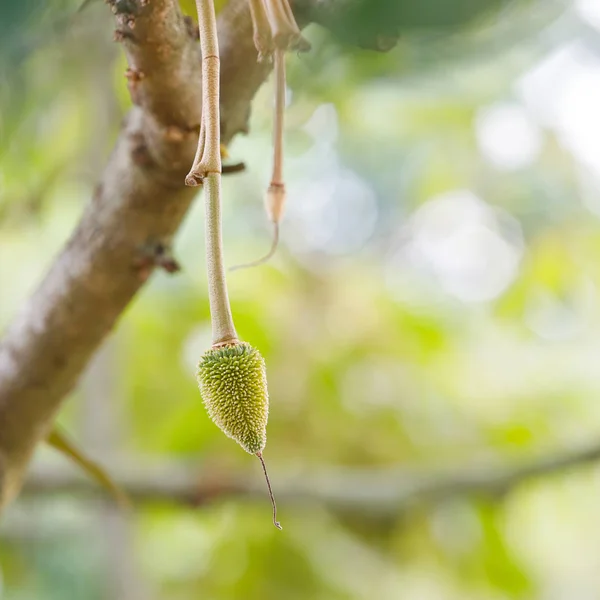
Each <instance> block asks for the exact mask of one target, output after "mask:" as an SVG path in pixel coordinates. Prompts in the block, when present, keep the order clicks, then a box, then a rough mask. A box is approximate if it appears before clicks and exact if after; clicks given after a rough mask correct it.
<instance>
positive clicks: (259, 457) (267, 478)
mask: <svg viewBox="0 0 600 600" xmlns="http://www.w3.org/2000/svg"><path fill="white" fill-rule="evenodd" d="M256 456H258V460H260V464H261V465H262V468H263V472H264V474H265V479H266V480H267V487H268V488H269V498H271V506H272V507H273V525H275V527H277V529H283V527H282V526H281V523H280V522H279V521H278V520H277V504H276V503H275V496H273V490H272V489H271V482H270V480H269V474H268V473H267V466H266V465H265V461H264V459H263V455H262V452H257V453H256Z"/></svg>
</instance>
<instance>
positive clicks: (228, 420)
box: [197, 342, 281, 529]
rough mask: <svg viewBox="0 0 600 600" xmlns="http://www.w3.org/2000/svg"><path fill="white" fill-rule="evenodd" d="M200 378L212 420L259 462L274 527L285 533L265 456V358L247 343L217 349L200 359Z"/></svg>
mask: <svg viewBox="0 0 600 600" xmlns="http://www.w3.org/2000/svg"><path fill="white" fill-rule="evenodd" d="M197 377H198V384H199V387H200V394H201V395H202V399H203V400H204V405H205V406H206V410H207V412H208V414H209V416H210V418H211V419H212V420H213V421H214V423H215V424H216V425H217V427H219V429H221V431H223V433H225V435H227V436H228V437H230V438H232V439H234V440H235V441H236V442H237V443H238V444H239V445H240V446H241V447H242V448H243V449H244V450H245V451H246V452H248V453H249V454H254V455H256V456H257V457H258V458H259V460H260V462H261V464H262V468H263V471H264V474H265V478H266V480H267V487H268V488H269V496H270V498H271V503H272V505H273V523H274V525H275V526H276V527H277V528H278V529H281V525H280V524H279V522H278V521H277V507H276V505H275V499H274V497H273V492H272V490H271V483H270V481H269V476H268V474H267V468H266V466H265V462H264V460H263V456H262V451H263V450H264V448H265V445H266V443H267V420H268V417H269V392H268V390H267V373H266V368H265V361H264V359H263V357H262V356H261V355H260V352H259V351H258V350H257V349H256V348H253V347H252V346H251V345H250V344H248V343H246V342H234V343H231V344H227V345H221V346H217V347H213V348H211V349H210V350H208V351H207V352H206V353H205V354H204V356H202V358H201V359H200V362H199V363H198V371H197Z"/></svg>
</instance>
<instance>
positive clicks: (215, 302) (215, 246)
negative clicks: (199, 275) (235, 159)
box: [204, 173, 237, 346]
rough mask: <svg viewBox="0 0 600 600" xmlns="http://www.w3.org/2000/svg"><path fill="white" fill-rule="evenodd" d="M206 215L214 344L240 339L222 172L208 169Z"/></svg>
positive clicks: (209, 296)
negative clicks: (229, 274)
mask: <svg viewBox="0 0 600 600" xmlns="http://www.w3.org/2000/svg"><path fill="white" fill-rule="evenodd" d="M204 188H205V194H206V196H205V199H204V211H205V218H206V225H205V227H206V270H207V274H208V299H209V304H210V319H211V325H212V341H213V346H216V345H219V344H225V343H232V342H236V341H237V333H236V331H235V326H234V324H233V317H232V315H231V307H230V305H229V295H228V293H227V281H226V279H225V264H224V260H223V240H222V237H221V175H220V173H208V175H206V177H205V179H204Z"/></svg>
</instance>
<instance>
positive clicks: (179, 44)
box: [0, 0, 491, 507]
mask: <svg viewBox="0 0 600 600" xmlns="http://www.w3.org/2000/svg"><path fill="white" fill-rule="evenodd" d="M490 1H491V0H486V2H490ZM108 2H109V4H110V5H111V7H112V10H113V12H114V13H115V21H116V24H117V29H116V32H115V39H116V40H117V41H120V42H122V43H123V46H124V49H125V53H126V55H127V60H128V63H129V69H128V71H127V73H126V76H127V78H128V85H129V90H130V94H131V97H132V100H133V102H134V104H135V105H136V106H135V107H134V109H133V110H132V111H131V112H130V113H129V115H128V118H127V120H126V124H125V126H124V128H123V130H122V132H121V135H120V137H119V139H118V141H117V143H116V147H115V149H114V151H113V153H112V156H111V158H110V160H109V162H108V165H107V166H106V168H105V170H104V173H103V174H102V175H101V177H100V183H99V184H98V186H97V188H96V190H95V193H94V196H93V199H92V201H91V203H90V204H89V205H88V206H87V208H86V210H85V212H84V214H83V216H82V218H81V221H80V223H79V225H78V226H77V228H76V230H75V231H74V233H73V235H72V236H71V238H70V240H69V241H68V242H67V244H66V246H65V248H64V249H63V250H62V252H61V253H60V254H59V256H58V257H57V259H56V260H55V262H54V264H53V265H52V266H51V268H50V270H49V272H48V273H47V275H46V277H45V278H44V280H43V281H42V283H41V284H40V286H39V287H38V289H37V290H36V291H35V292H34V294H33V295H32V296H31V297H30V298H29V300H28V301H27V302H26V303H25V304H24V305H23V306H22V307H21V310H20V312H19V314H18V315H17V316H16V317H15V319H14V321H13V323H12V324H11V326H10V328H9V329H8V331H7V332H6V335H5V337H4V339H3V341H2V343H1V344H0V507H2V506H3V505H4V504H6V502H8V501H9V500H10V499H11V498H12V497H14V496H15V495H16V494H17V493H18V491H19V489H20V487H21V482H22V478H23V473H24V471H25V469H26V466H27V463H28V462H29V460H30V457H31V455H32V453H33V450H34V448H35V445H36V444H37V443H38V442H39V441H40V440H42V439H43V438H44V437H45V436H46V435H47V433H48V431H49V428H50V425H51V423H52V421H53V419H54V416H55V415H56V413H57V411H58V409H59V408H60V404H61V401H62V400H63V398H64V397H65V396H66V395H67V394H68V393H69V392H70V391H71V390H72V389H73V387H74V386H75V384H76V382H77V379H78V378H79V376H80V374H81V372H82V371H83V369H84V367H85V365H86V364H87V362H88V361H89V359H90V357H91V356H92V354H93V353H94V351H95V350H96V349H97V348H98V346H99V345H100V343H101V342H102V340H103V339H104V338H105V337H106V335H107V334H108V333H109V332H110V331H111V329H112V328H113V326H114V325H115V323H116V322H117V320H118V318H119V316H120V314H121V313H122V311H123V310H124V308H125V307H126V306H127V304H128V303H129V301H130V300H131V299H132V298H133V296H134V295H135V294H136V292H137V291H138V290H139V288H140V287H141V286H142V285H143V283H144V282H145V281H146V279H147V278H148V276H149V275H150V273H151V272H152V270H153V268H154V267H155V266H157V265H158V266H163V268H167V270H171V271H175V270H177V262H176V261H175V259H174V258H172V257H169V259H168V260H167V262H166V263H165V262H164V260H163V261H162V262H163V263H164V264H163V265H161V264H160V261H158V260H154V261H153V260H152V259H151V260H149V259H148V257H152V256H155V255H156V256H158V257H160V256H163V254H164V253H163V252H159V251H158V250H157V251H156V252H148V249H149V248H150V249H152V248H155V249H160V248H164V249H168V248H170V246H171V238H172V237H173V235H174V234H175V232H176V231H177V229H178V227H179V225H180V223H181V221H182V219H183V217H184V215H185V213H186V211H187V209H188V207H189V205H190V203H191V201H192V199H193V197H194V194H195V191H194V190H193V189H190V188H186V187H185V186H184V177H185V174H186V171H187V168H188V167H189V165H190V164H191V161H192V158H193V156H194V146H195V142H196V140H197V138H198V132H199V126H200V117H201V114H200V110H201V108H200V107H201V89H200V84H199V82H200V66H201V61H200V56H199V51H198V47H197V40H196V39H195V35H190V27H189V24H186V21H185V19H184V18H183V17H182V15H181V12H180V10H179V5H178V2H177V1H176V0H108ZM370 2H371V0H335V2H330V1H325V0H296V1H295V2H294V11H295V12H296V13H297V14H296V16H297V17H298V21H299V23H300V24H301V25H306V24H307V23H308V22H309V21H314V22H317V23H321V24H324V25H325V26H329V27H331V28H332V29H335V30H336V31H337V32H338V33H339V30H340V27H342V28H343V26H345V23H348V27H349V28H350V27H354V26H355V25H356V26H357V27H356V31H354V30H353V31H350V30H349V35H348V36H346V37H347V39H349V40H350V41H353V42H354V43H358V44H362V45H369V40H370V41H371V42H374V43H371V45H372V46H373V47H379V46H380V35H379V34H380V33H381V32H378V31H377V28H375V29H373V26H372V25H371V26H370V27H369V28H367V29H368V30H366V31H365V27H364V22H365V21H364V20H363V19H362V16H363V13H362V12H361V11H364V10H365V9H366V10H368V14H369V15H373V14H374V13H375V12H376V11H375V5H376V6H377V10H379V9H382V10H383V9H385V8H386V7H389V6H392V5H394V3H389V2H384V1H382V0H380V1H378V2H377V3H376V4H375V3H373V4H371V3H370ZM401 4H404V3H401ZM415 6H418V2H417V0H415ZM359 9H360V10H359ZM346 13H347V14H348V15H349V17H351V18H349V19H346V20H344V19H341V18H340V17H343V16H344V14H346ZM384 16H385V15H384ZM358 17H360V18H358ZM379 22H381V23H387V22H388V20H387V19H385V18H384V19H379V20H378V21H377V23H379ZM386 27H387V25H386ZM394 27H395V23H394ZM192 33H193V32H192ZM218 33H219V43H220V47H221V98H222V101H221V138H222V140H223V141H224V142H225V143H227V142H228V141H230V140H231V139H232V137H233V136H234V135H236V134H237V133H240V132H246V131H247V130H248V117H249V113H250V103H251V100H252V98H253V97H254V94H255V93H256V91H257V89H258V88H259V87H260V85H261V84H262V82H263V81H264V80H265V78H266V76H267V75H268V73H269V71H270V66H269V65H268V63H267V62H263V63H258V62H257V60H256V59H257V54H256V49H255V47H254V42H253V39H252V33H253V32H252V24H251V19H250V15H249V10H248V6H247V0H230V1H229V2H228V4H227V5H226V7H225V9H224V10H223V11H222V13H221V15H220V18H219V26H218ZM374 34H375V35H374ZM383 34H387V29H385V31H383ZM365 35H366V38H365ZM373 35H374V37H373ZM357 36H358V37H357ZM384 37H385V35H384ZM365 40H366V41H365Z"/></svg>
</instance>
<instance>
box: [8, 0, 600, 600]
mask: <svg viewBox="0 0 600 600" xmlns="http://www.w3.org/2000/svg"><path fill="white" fill-rule="evenodd" d="M182 4H184V5H185V6H184V8H185V9H186V11H187V12H189V13H190V14H193V10H192V3H191V2H187V1H186V2H183V3H182ZM358 4H360V3H358ZM358 4H357V5H358ZM490 4H493V3H490ZM593 4H594V0H592V2H591V3H586V1H585V0H582V1H578V2H577V3H569V2H566V1H565V2H563V3H561V2H558V1H557V0H552V1H551V2H550V1H548V0H529V1H525V2H514V3H508V4H502V6H499V7H497V8H496V9H495V10H492V11H491V13H489V14H488V15H487V17H485V16H484V15H473V14H471V11H472V10H475V9H477V10H479V9H480V8H482V6H483V5H482V3H479V2H474V0H469V1H467V0H465V1H464V2H460V3H458V4H455V3H450V2H447V1H445V0H428V1H427V2H421V3H409V2H408V1H406V0H405V1H403V2H398V3H392V2H389V4H388V6H389V8H390V11H392V12H394V11H400V12H401V13H402V19H404V18H405V17H404V12H403V11H405V10H407V9H408V7H413V6H418V7H419V11H421V12H420V14H421V16H420V17H418V16H417V15H412V16H411V17H410V19H411V20H409V19H408V18H407V19H406V21H403V22H405V25H406V24H407V23H410V25H409V26H408V28H409V29H410V31H404V32H403V34H402V36H401V38H400V42H399V44H398V47H397V48H396V49H395V50H393V51H392V52H390V53H388V54H378V53H374V52H368V51H363V50H358V49H356V48H349V47H347V46H346V45H344V43H343V40H341V41H342V43H339V41H336V40H335V39H334V38H333V37H332V36H331V35H330V34H329V33H327V32H326V31H325V30H324V29H321V28H318V27H310V28H309V29H308V32H307V35H308V36H309V37H310V39H311V42H312V43H313V51H312V52H311V53H309V54H307V55H303V56H300V57H294V56H291V57H290V59H289V79H290V91H289V100H290V102H289V112H288V117H287V129H288V137H287V141H286V144H287V151H288V158H287V162H286V172H287V175H288V188H289V194H290V197H289V203H288V214H287V216H286V220H285V222H284V225H283V229H282V247H281V248H280V251H279V253H278V255H277V256H276V258H275V259H274V260H273V261H272V263H271V264H270V265H268V266H266V267H262V268H259V269H255V270H250V271H242V272H236V273H235V274H232V275H231V276H230V278H229V279H230V288H231V289H230V296H231V299H232V306H233V312H234V316H235V320H236V325H237V328H238V331H239V333H240V335H241V336H242V338H243V339H246V340H248V341H250V342H251V343H252V344H253V345H254V346H256V347H257V348H260V350H261V353H262V354H263V355H264V357H265V359H266V361H267V365H268V374H269V387H270V394H271V416H270V421H269V441H268V445H267V449H266V457H267V459H268V461H269V467H270V470H271V475H272V479H273V484H274V489H275V492H276V493H277V488H278V482H281V485H283V484H284V482H285V481H286V480H288V479H289V478H293V477H294V476H295V474H297V473H301V472H303V471H305V472H306V471H307V470H308V471H311V470H314V471H318V470H319V469H321V468H325V467H327V468H353V467H365V468H369V467H382V466H401V467H406V468H407V469H410V471H411V472H419V470H426V469H430V468H434V469H437V468H442V467H444V466H456V465H458V466H460V465H463V464H464V465H471V464H472V463H473V461H481V463H482V464H486V462H485V461H486V460H496V459H498V460H506V461H512V462H514V463H515V464H518V463H519V462H521V461H523V460H526V459H530V458H532V457H534V456H539V455H540V454H542V453H545V452H558V453H560V452H561V450H565V449H566V448H569V447H572V446H574V445H577V444H578V443H580V442H582V441H583V440H586V439H590V440H592V439H595V438H598V436H599V434H600V425H599V424H600V404H599V403H598V402H597V396H598V393H599V392H600V379H599V378H598V375H597V373H598V368H597V356H598V353H599V351H600V348H599V345H600V309H599V308H598V301H597V299H598V289H599V286H600V268H599V267H598V261H597V259H596V257H597V255H598V252H599V251H600V225H599V224H598V216H599V215H600V183H599V182H600V165H599V163H598V161H597V160H595V158H594V157H597V156H600V149H598V145H597V143H596V142H594V140H596V141H597V140H599V139H600V130H599V129H598V119H597V112H594V111H596V107H597V105H598V103H597V102H598V101H600V100H598V99H600V91H599V90H600V56H599V51H598V49H599V48H600V44H599V34H598V29H596V28H595V27H596V25H595V24H597V21H595V20H594V18H593V14H595V13H593V11H592V12H591V13H590V12H589V10H588V9H589V7H592V8H593ZM41 6H42V4H41V3H39V2H38V3H34V2H21V3H6V2H3V3H1V10H2V12H1V14H0V23H2V27H3V29H2V32H3V35H2V36H1V40H2V59H3V60H2V76H3V78H4V80H5V85H3V86H2V91H1V92H0V106H1V113H0V290H1V291H0V324H1V325H2V326H4V325H5V324H7V323H8V322H9V320H10V318H11V316H12V315H13V314H14V312H15V311H16V310H17V309H18V307H19V305H20V304H21V303H22V302H23V301H24V299H25V298H26V297H27V295H28V293H30V292H31V290H32V289H33V288H34V286H35V285H36V283H37V282H38V281H39V279H40V278H41V277H42V276H43V273H44V272H45V270H46V269H47V267H48V260H49V258H48V257H49V256H51V255H52V254H53V253H55V252H57V251H58V249H59V248H60V246H61V244H62V243H63V242H64V241H65V240H66V239H67V237H68V235H69V233H70V231H71V230H72V227H73V226H74V224H75V223H76V221H77V218H78V216H79V214H80V212H81V210H82V207H83V205H84V203H85V202H87V200H88V198H89V197H90V196H91V193H92V189H93V185H94V183H95V181H97V179H98V178H99V177H100V175H101V168H102V165H103V164H104V162H105V159H106V156H107V154H108V152H109V151H110V147H111V145H112V143H113V141H114V139H115V137H116V136H117V134H118V127H119V121H120V117H121V116H122V115H123V114H124V112H125V111H126V110H127V108H128V102H129V101H128V98H127V92H126V88H125V85H124V81H123V77H122V73H123V71H124V69H125V64H124V60H123V57H122V56H120V54H119V50H118V48H117V47H115V46H114V45H113V44H112V42H111V36H112V33H111V21H110V19H111V17H110V11H108V10H107V9H106V7H105V6H104V5H103V3H100V2H90V3H89V6H86V7H85V9H84V10H83V11H82V12H81V13H76V10H77V8H78V3H77V2H76V1H72V2H66V1H65V2H58V3H53V4H52V6H50V5H46V4H44V5H43V8H40V7H41ZM451 7H453V10H451ZM586 7H587V8H586ZM492 8H493V7H492ZM394 14H397V13H395V12H394ZM590 14H591V15H592V17H590ZM74 15H75V16H74ZM423 15H425V16H427V15H429V17H428V18H431V19H440V20H443V21H444V22H445V23H446V22H447V21H452V20H459V21H460V22H461V23H462V22H463V20H465V19H466V18H467V17H469V18H468V23H467V24H466V25H463V26H462V27H460V28H458V29H455V28H450V29H447V28H444V29H443V30H441V31H440V30H439V29H436V30H430V31H421V27H420V25H422V24H423V23H422V22H421V21H420V20H419V19H421V20H422V19H424V18H425V16H423ZM471 17H475V18H474V19H472V18H471ZM361 18H362V17H361ZM70 19H74V20H70ZM67 21H68V23H69V26H68V27H63V26H62V25H61V26H60V27H59V26H58V24H60V23H66V22H67ZM598 21H600V17H598ZM429 25H431V22H429ZM413 26H414V27H417V29H418V30H416V31H415V30H414V27H413ZM82 48H85V52H84V51H82ZM271 92H272V90H271V88H270V85H269V84H267V85H266V86H265V87H264V88H263V89H262V90H261V91H260V93H259V94H258V96H257V98H256V101H255V103H254V109H253V115H252V127H251V134H250V135H249V136H247V137H244V138H239V139H237V140H236V141H235V142H234V143H233V144H232V147H231V148H230V152H231V155H232V160H238V159H240V160H241V159H243V160H244V161H245V162H246V163H247V165H248V169H247V171H246V172H244V173H243V174H240V175H235V176H231V177H229V178H228V179H227V180H226V182H225V199H226V202H225V207H224V220H225V222H224V236H225V245H226V255H227V261H228V263H229V264H237V263H239V262H243V261H244V260H246V259H247V258H248V257H250V256H255V255H256V256H259V255H260V254H261V252H262V251H263V250H264V249H265V248H266V246H267V245H268V243H269V240H268V236H269V228H268V224H267V223H266V220H265V216H264V214H263V211H262V194H263V190H264V187H265V185H266V183H267V182H268V175H269V170H270V166H269V164H268V161H267V160H265V156H270V152H269V146H270V119H271ZM586 111H587V112H586ZM588 133H589V137H586V134H588ZM597 149H598V151H596V150H597ZM202 226H203V224H202V206H201V202H198V203H197V204H196V205H195V206H194V208H193V210H192V212H191V213H190V215H189V217H188V219H187V220H186V222H185V224H184V227H183V229H182V231H181V234H180V236H179V238H178V240H177V244H176V252H177V254H178V258H179V259H180V261H181V262H182V264H183V265H184V271H183V273H181V274H180V275H178V276H177V277H169V276H167V275H165V274H163V273H157V274H156V275H155V276H154V277H153V279H152V281H151V283H150V284H149V286H148V287H147V288H146V289H145V290H144V292H143V293H142V294H141V295H140V296H139V298H138V299H137V300H136V301H135V303H133V304H132V306H131V307H130V308H129V309H128V310H127V312H126V314H125V315H124V317H123V319H122V321H121V324H120V326H119V328H118V330H117V331H116V332H115V334H114V336H113V337H112V338H111V340H110V341H109V342H108V344H107V345H106V347H105V348H104V349H103V350H102V351H101V353H100V355H99V356H98V358H97V360H96V361H95V362H94V364H93V365H92V366H91V368H90V370H89V372H88V373H87V375H86V377H85V378H84V380H83V382H82V385H81V386H80V388H79V389H78V391H77V392H75V393H74V394H73V397H72V399H71V400H70V402H69V403H68V404H67V406H66V407H65V410H64V412H63V413H62V414H61V416H60V420H61V422H62V423H63V424H64V426H65V427H66V428H67V429H68V430H69V431H70V432H72V433H73V435H74V436H75V437H77V438H78V439H79V441H80V443H81V444H82V445H83V446H84V447H85V448H86V450H87V451H88V452H89V453H90V454H91V455H93V456H96V457H99V458H100V459H102V460H106V462H110V461H111V460H127V461H129V462H130V461H131V460H134V461H137V462H139V464H140V465H143V464H146V463H150V464H152V463H154V462H160V461H162V460H164V459H166V458H168V459H174V460H175V459H176V460H182V461H183V460H185V461H187V462H192V463H194V464H197V465H198V468H199V470H200V469H201V468H202V469H206V472H210V473H216V474H218V473H219V472H221V471H223V472H229V471H230V470H237V471H246V472H247V473H248V474H249V475H251V476H255V477H256V478H257V479H260V478H261V473H260V465H259V464H258V462H257V461H254V460H252V459H251V458H250V457H248V456H247V455H246V454H245V453H244V452H242V451H241V450H240V449H239V448H238V447H237V445H236V444H234V443H233V442H232V441H231V440H229V439H227V438H225V437H224V436H223V435H222V434H221V432H220V431H219V430H218V429H217V428H216V427H215V426H214V425H213V424H212V423H211V422H210V421H209V419H208V417H207V416H206V414H205V411H204V408H203V406H202V404H201V401H200V398H199V394H198V391H197V388H196V384H195V381H194V370H195V363H196V361H197V359H198V357H199V356H200V355H201V354H202V352H203V351H204V350H205V349H206V347H207V346H208V345H209V343H210V332H209V327H210V323H209V312H208V302H207V298H206V292H205V290H206V279H205V274H204V260H203V258H204V257H203V252H204V251H203V239H202ZM58 461H62V459H61V458H60V457H57V456H55V455H54V454H53V453H52V452H51V451H50V450H47V449H42V450H41V452H40V456H39V464H40V466H42V467H43V466H44V465H48V466H53V465H54V464H55V463H56V462H58ZM599 492H600V485H599V480H598V477H597V472H596V470H595V469H586V470H582V471H581V472H576V473H573V474H569V475H564V476H561V477H558V478H555V479H553V480H548V481H538V482H535V483H534V482H532V483H528V484H525V485H523V486H522V487H520V488H519V489H518V490H514V491H512V492H511V493H510V495H509V496H508V497H506V498H504V499H498V500H497V501H491V500H488V501H482V500H476V499H473V498H462V499H453V500H451V501H449V502H446V503H442V504H439V505H437V506H435V507H432V506H418V507H414V508H413V509H412V510H411V511H409V512H408V513H399V514H398V515H397V517H396V518H394V519H390V518H382V517H381V516H380V515H378V514H377V513H376V511H375V510H374V511H365V514H364V515H353V516H350V515H345V514H337V513H334V512H332V511H331V510H329V509H328V508H327V506H325V505H323V506H321V505H318V504H317V503H315V504H314V505H312V504H311V505H308V504H307V505H302V504H298V503H296V504H294V505H286V503H283V504H281V503H280V507H279V508H280V518H281V521H282V523H283V525H284V531H283V532H282V533H280V532H278V531H276V530H275V529H274V528H273V527H272V525H271V523H270V512H269V511H270V508H269V505H268V501H267V497H266V494H265V497H264V502H260V503H251V502H245V501H241V500H227V501H224V502H217V503H214V504H211V505H208V506H203V507H201V508H199V509H197V510H193V509H190V508H184V507H181V506H178V505H177V503H175V502H173V503H158V502H157V503H150V502H149V503H148V504H147V505H145V506H144V507H143V508H142V509H141V510H139V511H138V512H137V513H136V514H135V515H134V516H132V517H130V518H127V519H126V518H124V517H121V516H118V515H117V514H115V512H114V510H113V509H111V508H109V507H107V506H106V505H105V504H96V503H94V502H93V501H91V500H90V499H85V498H70V497H64V496H39V497H36V498H30V499H25V498H23V499H21V500H20V501H19V502H17V503H16V504H15V505H14V506H13V507H12V508H11V510H10V511H9V512H8V513H7V514H6V515H5V517H4V521H3V525H2V527H1V528H0V538H1V540H2V541H1V542H0V566H1V570H2V573H3V580H4V596H3V598H6V599H7V600H53V599H54V598H56V599H58V598H60V599H61V600H81V599H83V598H84V599H85V600H88V599H89V600H96V599H97V600H101V599H108V598H110V599H111V600H115V599H116V600H121V599H126V600H136V599H137V598H140V599H144V600H146V599H156V600H162V599H167V598H168V599H169V600H189V599H192V598H198V597H202V598H211V599H212V598H214V599H218V600H221V599H223V600H226V599H229V598H232V599H238V598H239V599H242V598H243V599H244V600H252V599H254V598H261V599H263V600H265V599H266V600H268V599H280V598H285V599H286V600H287V599H291V600H294V599H296V598H298V599H301V598H310V599H311V600H312V599H315V600H320V599H323V600H325V599H327V600H330V599H333V600H335V599H338V598H339V599H344V600H354V599H363V598H364V599H367V598H368V599H371V598H377V599H383V600H385V599H388V598H389V599H398V598H410V599H413V598H418V599H421V598H423V599H432V600H434V599H440V600H452V599H458V598H461V599H462V598H465V597H466V598H477V599H478V600H479V599H481V600H488V599H489V600H499V599H508V598H531V599H533V598H553V599H563V598H564V599H569V600H571V599H572V598H595V597H597V590H598V589H600V574H599V571H598V569H597V564H596V563H597V559H596V557H597V556H598V555H599V552H600V518H599V517H598V511H597V494H598V493H599Z"/></svg>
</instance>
